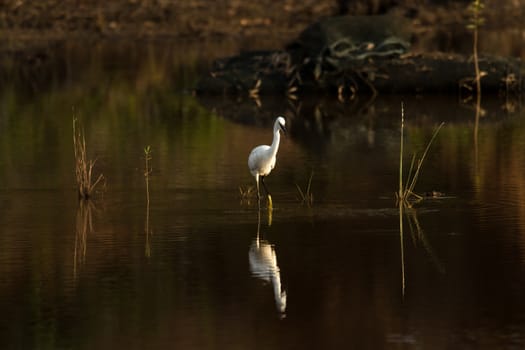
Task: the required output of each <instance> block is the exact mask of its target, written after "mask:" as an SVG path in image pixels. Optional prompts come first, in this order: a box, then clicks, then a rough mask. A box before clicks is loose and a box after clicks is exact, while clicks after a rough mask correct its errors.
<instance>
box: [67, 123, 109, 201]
mask: <svg viewBox="0 0 525 350" xmlns="http://www.w3.org/2000/svg"><path fill="white" fill-rule="evenodd" d="M73 149H74V152H75V175H76V178H77V186H78V197H79V198H80V199H89V198H90V197H91V196H92V195H93V191H94V190H95V187H96V186H97V185H98V184H99V183H100V182H101V181H102V180H103V179H104V175H102V174H100V175H99V176H98V177H97V179H96V180H95V181H92V175H93V167H94V166H95V163H96V160H91V159H87V154H86V139H85V137H84V131H83V130H82V129H79V128H77V119H76V118H74V117H73Z"/></svg>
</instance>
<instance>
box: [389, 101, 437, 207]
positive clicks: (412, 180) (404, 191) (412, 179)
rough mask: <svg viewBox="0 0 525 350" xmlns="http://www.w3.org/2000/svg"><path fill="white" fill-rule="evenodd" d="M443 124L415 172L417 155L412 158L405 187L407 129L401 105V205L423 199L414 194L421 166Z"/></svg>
mask: <svg viewBox="0 0 525 350" xmlns="http://www.w3.org/2000/svg"><path fill="white" fill-rule="evenodd" d="M443 124H444V123H441V124H440V125H439V126H438V127H437V129H436V130H435V131H434V134H433V135H432V138H431V139H430V141H429V142H428V144H427V147H426V148H425V151H424V152H423V155H422V156H421V158H419V159H418V160H417V165H416V167H415V170H414V165H415V159H416V155H415V154H414V155H413V156H412V162H411V164H410V170H409V172H408V177H407V181H406V183H405V185H404V186H403V155H404V154H403V147H404V135H403V131H404V128H405V111H404V106H403V104H401V140H400V147H399V191H398V192H397V193H396V195H397V199H398V201H399V202H400V203H401V204H400V205H407V206H410V201H412V200H414V199H415V200H421V199H423V197H422V196H420V195H418V194H416V193H415V192H414V188H415V186H416V183H417V180H418V178H419V173H420V171H421V166H422V165H423V161H424V160H425V158H426V156H427V153H428V150H429V149H430V145H431V144H432V142H433V141H434V139H435V138H436V136H437V134H438V132H439V130H440V129H441V127H442V126H443Z"/></svg>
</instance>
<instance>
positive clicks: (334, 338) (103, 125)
mask: <svg viewBox="0 0 525 350" xmlns="http://www.w3.org/2000/svg"><path fill="white" fill-rule="evenodd" d="M183 50H184V52H185V55H181V54H180V51H181V49H180V48H179V47H175V46H173V47H170V46H168V47H166V46H163V47H162V48H159V46H156V45H152V46H149V45H144V46H142V45H139V46H134V45H130V46H124V47H116V46H113V45H110V48H109V49H108V48H107V47H98V46H96V47H93V48H91V49H90V50H88V52H86V51H85V50H84V51H78V48H76V47H75V46H74V45H73V46H71V47H70V46H67V45H66V46H65V47H61V48H59V49H58V51H57V53H54V54H53V55H52V56H51V58H52V59H51V62H54V63H47V65H43V66H42V67H40V68H38V69H31V70H14V71H11V72H10V73H9V74H8V75H7V78H6V82H5V84H2V88H1V90H0V106H1V107H0V130H1V137H0V309H1V310H3V317H2V318H1V319H0V344H1V347H2V348H3V349H32V348H34V349H36V348H38V349H93V348H98V349H113V348H130V349H157V348H178V349H203V348H204V349H213V348H216V349H270V348H272V349H276V348H278V349H280V348H286V349H305V348H311V349H319V348H323V349H340V348H355V349H367V348H368V349H381V348H395V349H446V348H450V349H459V348H461V349H494V348H499V349H514V348H523V346H524V345H525V299H524V298H523V295H525V249H524V248H525V176H524V173H525V156H524V152H523V150H524V149H525V123H524V119H523V118H524V115H523V112H521V111H520V108H519V104H518V103H517V102H515V101H504V100H498V99H495V98H489V97H486V98H485V99H484V100H483V106H482V107H483V108H484V116H483V117H481V118H480V120H479V122H476V120H475V113H474V111H473V109H472V108H471V107H470V106H469V105H468V104H463V103H460V102H458V97H457V96H445V97H439V96H434V97H414V96H391V97H388V98H387V97H383V98H378V99H376V100H374V101H367V100H366V99H365V98H361V99H359V100H354V101H348V102H346V103H344V104H343V103H340V102H338V101H337V100H332V99H330V98H321V97H310V98H308V99H304V100H302V101H287V100H286V99H278V98H273V99H269V98H267V99H264V98H263V99H262V100H261V101H260V106H258V105H257V103H255V102H254V101H253V100H250V99H244V100H229V99H227V98H215V99H199V98H196V97H194V96H192V95H191V92H190V88H191V86H192V84H193V83H194V82H195V79H196V78H197V77H198V74H199V72H202V71H203V70H204V69H205V67H206V64H207V63H208V62H209V60H211V59H212V58H213V56H214V55H216V56H222V55H225V54H228V53H229V52H228V49H224V51H222V52H221V51H217V50H214V51H212V52H214V54H213V55H209V54H208V51H205V50H204V51H201V48H199V47H198V48H192V47H191V46H190V47H189V48H183ZM181 57H182V58H181ZM401 101H404V104H405V117H406V129H405V154H406V157H405V172H407V171H408V166H409V163H410V158H411V155H412V154H413V153H415V152H416V153H417V154H418V155H421V153H422V152H423V151H424V148H425V146H426V144H427V142H428V140H429V139H430V137H431V136H432V133H433V131H434V130H435V128H436V127H437V125H439V123H441V122H442V121H444V122H445V125H444V126H443V128H442V129H441V131H440V133H439V134H438V136H437V138H436V140H435V142H434V143H433V144H432V146H431V148H430V152H429V154H428V156H427V159H426V160H425V162H424V165H423V168H422V172H421V175H420V178H419V181H418V183H417V186H416V192H418V193H425V192H430V191H434V190H435V191H439V192H442V193H443V194H444V196H442V197H440V198H434V199H430V198H427V199H425V200H423V201H421V202H419V203H417V204H415V205H414V208H412V209H406V210H405V211H404V212H403V213H402V214H401V215H402V216H401V217H402V225H403V226H402V227H403V232H402V234H401V232H400V212H399V210H398V208H397V206H396V201H395V196H394V192H395V191H396V190H397V187H398V170H399V169H398V164H399V141H400V138H399V137H400V132H399V123H400V104H401ZM278 114H282V115H284V116H286V118H287V126H288V129H289V133H288V136H287V137H286V138H284V139H283V140H282V142H281V148H280V150H279V155H278V162H277V166H276V169H275V170H274V172H273V173H272V174H271V175H270V176H269V177H268V178H267V184H268V186H269V188H270V190H271V191H272V195H273V209H269V208H268V207H267V204H266V202H262V204H261V207H260V208H259V207H258V206H257V204H256V201H255V200H254V199H253V198H252V199H243V198H242V196H241V195H240V192H239V187H240V186H242V188H243V189H246V188H247V187H248V186H250V185H252V186H253V185H254V181H253V178H252V177H251V175H250V174H249V172H248V169H247V164H246V162H247V156H248V154H249V152H250V150H251V149H252V148H253V147H254V146H256V145H258V144H261V143H270V142H271V125H272V122H273V119H274V118H275V116H276V115H278ZM73 115H75V116H76V117H77V118H78V119H79V120H80V121H81V122H82V124H83V125H84V129H85V134H86V143H87V147H88V154H89V156H90V157H92V158H93V159H94V158H96V159H97V161H96V164H95V167H94V172H95V173H96V174H99V173H102V174H103V175H104V178H105V182H104V184H103V185H101V186H99V187H98V188H97V193H96V195H95V198H94V200H92V201H89V202H85V203H82V202H81V203H79V202H78V201H77V197H76V192H75V191H76V190H75V177H74V176H75V175H74V159H73V147H72V118H73ZM148 145H149V146H151V150H152V152H151V157H152V159H151V161H150V163H151V166H152V173H151V176H150V179H149V189H150V202H149V205H148V203H147V201H146V183H145V178H144V147H146V146H148ZM310 176H312V182H311V193H312V194H313V199H314V200H313V205H311V206H308V205H305V204H304V203H301V200H300V194H299V191H298V190H297V186H299V187H300V188H301V189H302V190H303V191H305V190H306V187H307V183H308V179H309V178H310Z"/></svg>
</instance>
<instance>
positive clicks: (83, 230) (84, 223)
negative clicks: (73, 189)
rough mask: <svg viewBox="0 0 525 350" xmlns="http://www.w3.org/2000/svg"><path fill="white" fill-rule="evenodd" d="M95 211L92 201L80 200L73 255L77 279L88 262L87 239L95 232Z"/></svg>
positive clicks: (74, 273) (74, 274)
mask: <svg viewBox="0 0 525 350" xmlns="http://www.w3.org/2000/svg"><path fill="white" fill-rule="evenodd" d="M93 210H95V205H94V204H93V202H92V201H91V200H83V199H81V200H79V201H78V209H77V218H76V230H75V250H74V254H73V276H74V278H75V279H76V277H77V273H78V270H79V269H80V268H81V267H82V265H84V263H85V262H86V250H87V237H88V235H89V234H91V233H92V232H93V214H92V212H93Z"/></svg>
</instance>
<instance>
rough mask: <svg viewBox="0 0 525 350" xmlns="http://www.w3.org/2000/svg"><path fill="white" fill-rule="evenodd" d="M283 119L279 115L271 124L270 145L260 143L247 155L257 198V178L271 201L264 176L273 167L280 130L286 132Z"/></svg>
mask: <svg viewBox="0 0 525 350" xmlns="http://www.w3.org/2000/svg"><path fill="white" fill-rule="evenodd" d="M285 123H286V122H285V120H284V118H283V117H281V116H279V117H277V119H276V120H275V123H274V124H273V141H272V145H271V146H268V145H261V146H257V147H255V148H254V149H253V150H252V152H251V153H250V156H249V157H248V167H249V168H250V172H251V173H252V175H253V176H254V177H255V182H256V184H257V198H260V197H261V196H260V193H259V179H260V180H261V182H262V184H263V186H264V190H265V191H266V194H267V195H268V198H269V199H270V202H271V196H270V192H268V188H267V187H266V184H265V183H264V177H265V176H268V175H269V174H270V172H271V171H272V169H273V168H274V167H275V161H276V159H277V150H278V149H279V141H280V139H281V134H280V131H281V130H282V131H283V132H286V128H285V126H284V125H285Z"/></svg>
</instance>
